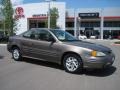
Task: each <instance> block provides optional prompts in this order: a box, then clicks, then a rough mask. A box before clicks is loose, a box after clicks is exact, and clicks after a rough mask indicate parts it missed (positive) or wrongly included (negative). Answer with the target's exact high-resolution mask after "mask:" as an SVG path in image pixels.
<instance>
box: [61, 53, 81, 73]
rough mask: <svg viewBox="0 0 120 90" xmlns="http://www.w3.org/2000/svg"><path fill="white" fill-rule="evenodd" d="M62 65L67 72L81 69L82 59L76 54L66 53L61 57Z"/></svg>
mask: <svg viewBox="0 0 120 90" xmlns="http://www.w3.org/2000/svg"><path fill="white" fill-rule="evenodd" d="M63 65H64V68H65V70H66V71H67V72H70V73H75V72H79V71H80V72H81V71H82V66H83V65H82V60H81V58H80V57H79V56H78V55H76V54H67V55H65V57H64V59H63Z"/></svg>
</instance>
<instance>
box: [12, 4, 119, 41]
mask: <svg viewBox="0 0 120 90" xmlns="http://www.w3.org/2000/svg"><path fill="white" fill-rule="evenodd" d="M49 7H50V8H54V7H55V8H57V9H58V12H59V13H58V14H59V17H58V19H57V26H58V27H59V28H60V29H61V30H66V31H67V32H69V33H71V34H73V35H75V36H79V35H85V36H87V38H90V37H91V36H96V38H101V39H103V38H105V39H107V38H110V37H112V38H117V37H118V36H120V7H117V8H115V7H113V8H112V7H111V8H102V9H101V8H79V9H76V10H75V9H67V8H66V3H64V2H41V3H30V4H22V5H18V6H15V7H14V9H15V15H14V18H16V19H18V25H17V27H18V31H17V34H20V33H22V32H24V31H26V30H29V29H31V28H46V27H45V22H46V21H47V20H48V11H49Z"/></svg>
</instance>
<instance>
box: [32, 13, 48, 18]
mask: <svg viewBox="0 0 120 90" xmlns="http://www.w3.org/2000/svg"><path fill="white" fill-rule="evenodd" d="M46 16H47V14H34V15H32V17H35V18H38V17H46Z"/></svg>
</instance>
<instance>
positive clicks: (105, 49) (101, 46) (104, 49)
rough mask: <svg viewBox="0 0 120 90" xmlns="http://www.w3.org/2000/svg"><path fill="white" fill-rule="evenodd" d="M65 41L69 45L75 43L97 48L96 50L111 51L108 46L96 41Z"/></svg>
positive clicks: (93, 48) (84, 46) (79, 45)
mask: <svg viewBox="0 0 120 90" xmlns="http://www.w3.org/2000/svg"><path fill="white" fill-rule="evenodd" d="M63 43H64V44H67V45H74V46H78V47H83V48H88V49H91V50H96V51H102V52H104V51H111V49H110V48H108V47H105V46H103V45H99V44H95V43H90V42H86V41H71V42H69V41H68V42H63Z"/></svg>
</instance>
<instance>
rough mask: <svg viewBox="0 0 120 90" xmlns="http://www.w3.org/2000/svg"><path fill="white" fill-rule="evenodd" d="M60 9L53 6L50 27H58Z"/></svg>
mask: <svg viewBox="0 0 120 90" xmlns="http://www.w3.org/2000/svg"><path fill="white" fill-rule="evenodd" d="M58 17H59V15H58V9H57V8H52V9H50V27H51V28H53V29H55V28H57V19H58Z"/></svg>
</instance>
